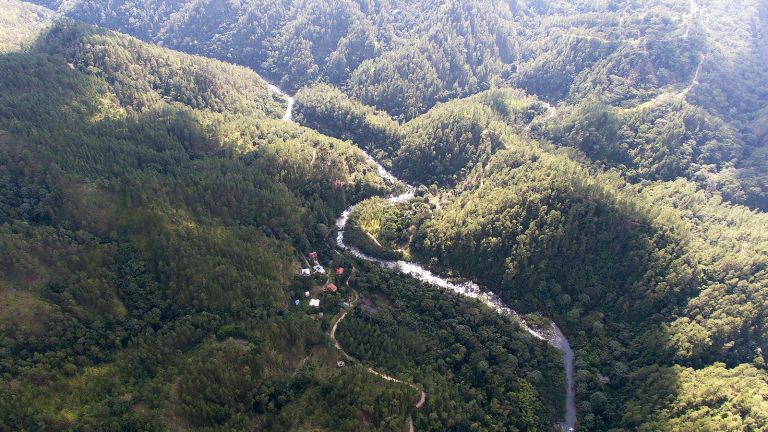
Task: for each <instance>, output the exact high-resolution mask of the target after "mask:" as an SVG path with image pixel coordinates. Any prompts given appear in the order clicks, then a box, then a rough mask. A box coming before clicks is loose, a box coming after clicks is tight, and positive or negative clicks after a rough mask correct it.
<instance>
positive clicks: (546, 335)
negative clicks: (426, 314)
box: [270, 84, 576, 432]
mask: <svg viewBox="0 0 768 432" xmlns="http://www.w3.org/2000/svg"><path fill="white" fill-rule="evenodd" d="M270 88H273V90H275V91H276V92H277V93H278V94H280V95H281V96H283V97H285V98H286V99H287V100H288V107H287V109H286V113H285V115H284V116H283V119H284V120H286V121H291V119H292V118H293V112H292V111H293V102H294V101H293V98H292V97H290V96H288V95H287V94H285V93H284V92H283V91H281V90H280V89H278V88H277V87H274V86H273V85H271V84H270ZM363 153H365V156H366V157H367V158H368V160H370V161H371V163H373V164H374V165H375V166H376V169H377V170H378V173H379V175H380V176H381V177H382V178H384V179H385V180H387V181H389V182H391V183H392V184H403V185H405V189H406V191H405V192H403V193H401V194H398V195H393V196H390V197H389V198H388V201H389V202H391V203H398V202H404V201H407V200H409V199H412V198H413V197H414V192H415V188H414V187H413V186H411V185H408V184H407V183H404V182H402V181H400V180H399V179H398V178H397V177H395V176H394V175H392V173H390V172H389V171H387V170H386V168H384V167H383V166H381V164H379V163H378V162H376V160H374V159H373V158H372V157H371V156H370V155H369V154H368V153H366V152H365V151H363ZM357 205H358V204H355V205H352V206H351V207H349V208H348V209H346V210H345V211H344V212H343V213H342V214H341V216H339V218H338V219H337V220H336V229H337V235H336V243H337V245H338V246H339V248H341V249H343V250H346V251H348V252H349V253H351V254H352V255H353V256H355V257H357V258H359V259H362V260H365V261H370V262H373V263H376V264H378V265H379V266H381V267H384V268H388V269H391V270H394V271H399V272H400V273H403V274H407V275H410V276H412V277H413V278H415V279H418V280H420V281H422V282H426V283H428V284H430V285H433V286H436V287H439V288H443V289H446V290H448V291H452V292H454V293H456V294H459V295H463V296H466V297H470V298H474V299H478V300H480V301H481V302H483V303H484V304H485V305H487V306H488V307H490V308H491V309H493V310H495V311H496V312H498V313H501V314H506V315H509V316H511V317H512V318H514V319H516V320H517V321H518V322H519V323H520V325H521V326H522V327H523V329H525V331H527V332H528V333H529V334H530V335H531V336H533V337H535V338H537V339H540V340H543V341H546V342H547V343H549V344H550V345H551V346H552V347H554V348H556V349H558V350H560V351H561V352H562V353H563V362H564V364H565V377H566V389H565V419H564V420H563V422H562V423H560V424H559V425H557V426H558V427H559V428H560V429H561V430H563V431H566V432H571V431H574V430H575V428H576V396H575V387H574V368H573V361H574V353H573V350H572V349H571V346H570V344H569V343H568V339H567V338H566V337H565V336H564V335H563V333H562V331H560V328H559V327H558V326H557V324H555V323H554V322H552V323H551V325H550V328H549V329H534V328H532V327H530V326H529V325H528V324H527V323H526V322H525V320H524V319H523V318H522V317H521V316H520V315H519V314H518V313H517V312H515V310H513V309H512V308H510V307H508V306H507V305H505V304H504V302H503V301H502V300H501V299H500V298H499V296H497V295H496V294H494V293H492V292H486V291H483V290H482V289H480V286H479V285H478V284H476V283H474V282H464V283H455V282H452V281H450V280H449V279H447V278H444V277H441V276H438V275H436V274H434V273H432V272H431V271H429V270H427V269H426V268H424V267H422V266H421V265H420V264H418V263H415V262H408V261H389V260H382V259H379V258H375V257H372V256H370V255H367V254H365V253H363V252H362V251H360V250H359V249H357V248H356V247H354V246H350V245H347V244H346V243H345V242H344V231H345V229H346V226H347V222H348V221H349V215H350V213H352V211H353V210H354V208H355V207H356V206H357ZM355 296H356V298H357V293H356V292H355ZM346 315H347V311H346V310H345V311H344V312H342V313H341V315H340V316H339V318H338V319H337V320H336V322H335V323H334V325H333V328H332V329H331V339H332V340H333V341H334V342H335V344H336V347H337V348H338V349H339V350H340V351H341V352H342V353H343V354H344V355H345V356H347V357H348V358H351V357H349V355H348V354H347V353H346V352H344V350H343V349H342V348H341V345H339V343H338V341H337V340H336V328H337V326H338V324H339V322H341V321H342V320H343V319H344V318H345V317H346ZM368 371H369V373H373V374H375V375H379V376H381V377H382V378H384V379H387V380H390V381H394V382H399V383H403V384H406V385H411V386H414V388H416V389H418V387H416V386H415V385H413V384H408V383H404V382H402V381H399V380H397V379H395V378H392V377H389V376H387V375H384V374H381V373H379V372H376V371H374V370H373V369H369V370H368ZM425 398H426V394H425V393H424V392H423V391H422V398H421V399H420V401H419V403H418V404H417V405H416V407H417V408H419V407H421V406H422V405H423V404H424V400H425ZM409 423H411V424H410V426H409V427H410V429H411V430H413V425H412V422H410V421H409Z"/></svg>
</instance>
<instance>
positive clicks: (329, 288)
mask: <svg viewBox="0 0 768 432" xmlns="http://www.w3.org/2000/svg"><path fill="white" fill-rule="evenodd" d="M309 259H310V262H311V263H313V264H314V265H313V266H312V268H302V269H300V270H299V275H301V276H305V277H309V276H312V270H314V272H315V274H319V275H325V274H327V272H326V270H325V268H323V266H321V265H320V263H319V262H318V255H317V252H310V253H309ZM336 276H337V277H342V276H344V267H339V268H337V269H336ZM325 291H326V292H328V293H330V294H336V293H337V292H338V291H339V287H337V286H336V285H335V284H333V283H330V282H329V283H328V284H327V285H326V286H325ZM304 297H306V298H309V297H310V292H309V291H305V292H304ZM294 304H295V305H296V306H298V305H300V304H301V300H294ZM309 307H313V308H319V307H320V299H310V300H309Z"/></svg>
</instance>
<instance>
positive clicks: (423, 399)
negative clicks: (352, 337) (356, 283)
mask: <svg viewBox="0 0 768 432" xmlns="http://www.w3.org/2000/svg"><path fill="white" fill-rule="evenodd" d="M354 274H355V268H354V267H353V268H352V271H351V272H350V275H349V278H347V282H346V284H345V285H346V287H347V288H349V290H350V291H351V292H352V300H350V302H349V308H347V309H344V310H343V311H342V312H341V313H340V314H339V316H338V318H336V321H335V322H334V323H333V327H331V332H330V333H329V334H328V336H329V337H330V338H331V341H332V342H333V344H334V346H336V349H338V350H339V352H341V354H342V355H343V356H344V358H345V359H347V360H348V361H352V360H355V358H354V357H352V356H351V355H349V354H348V353H347V352H346V351H344V348H343V347H342V346H341V344H340V343H339V340H338V339H336V329H337V328H338V327H339V323H341V321H342V320H344V318H346V317H347V314H348V313H349V312H350V311H351V310H352V309H353V308H354V307H355V306H357V303H358V301H359V300H360V295H359V294H358V293H357V291H355V289H354V288H352V287H351V286H349V280H350V279H351V278H352V276H353V275H354ZM368 373H369V374H371V375H376V376H378V377H380V378H382V379H384V380H386V381H391V382H395V383H398V384H403V385H406V386H408V387H410V388H412V389H414V390H416V391H418V392H421V394H420V396H419V400H418V401H417V402H416V404H415V405H414V407H416V409H419V408H421V407H422V406H424V402H426V400H427V393H426V392H425V391H424V390H422V389H421V388H419V386H417V385H416V384H413V383H408V382H405V381H402V380H399V379H397V378H395V377H392V376H390V375H387V374H385V373H383V372H379V371H377V370H375V369H373V368H370V367H369V368H368ZM408 430H409V431H410V432H413V431H414V427H413V418H412V417H411V416H408Z"/></svg>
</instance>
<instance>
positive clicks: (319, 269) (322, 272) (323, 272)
mask: <svg viewBox="0 0 768 432" xmlns="http://www.w3.org/2000/svg"><path fill="white" fill-rule="evenodd" d="M314 268H315V271H316V272H318V273H319V274H321V275H324V274H325V269H324V268H323V266H321V265H319V264H318V265H316V266H315V267H314Z"/></svg>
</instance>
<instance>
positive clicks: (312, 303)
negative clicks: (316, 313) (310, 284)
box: [309, 299, 320, 308]
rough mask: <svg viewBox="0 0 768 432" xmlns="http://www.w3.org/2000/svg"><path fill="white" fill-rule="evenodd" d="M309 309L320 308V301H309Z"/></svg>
mask: <svg viewBox="0 0 768 432" xmlns="http://www.w3.org/2000/svg"><path fill="white" fill-rule="evenodd" d="M309 307H314V308H317V307H320V299H312V300H310V301H309Z"/></svg>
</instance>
